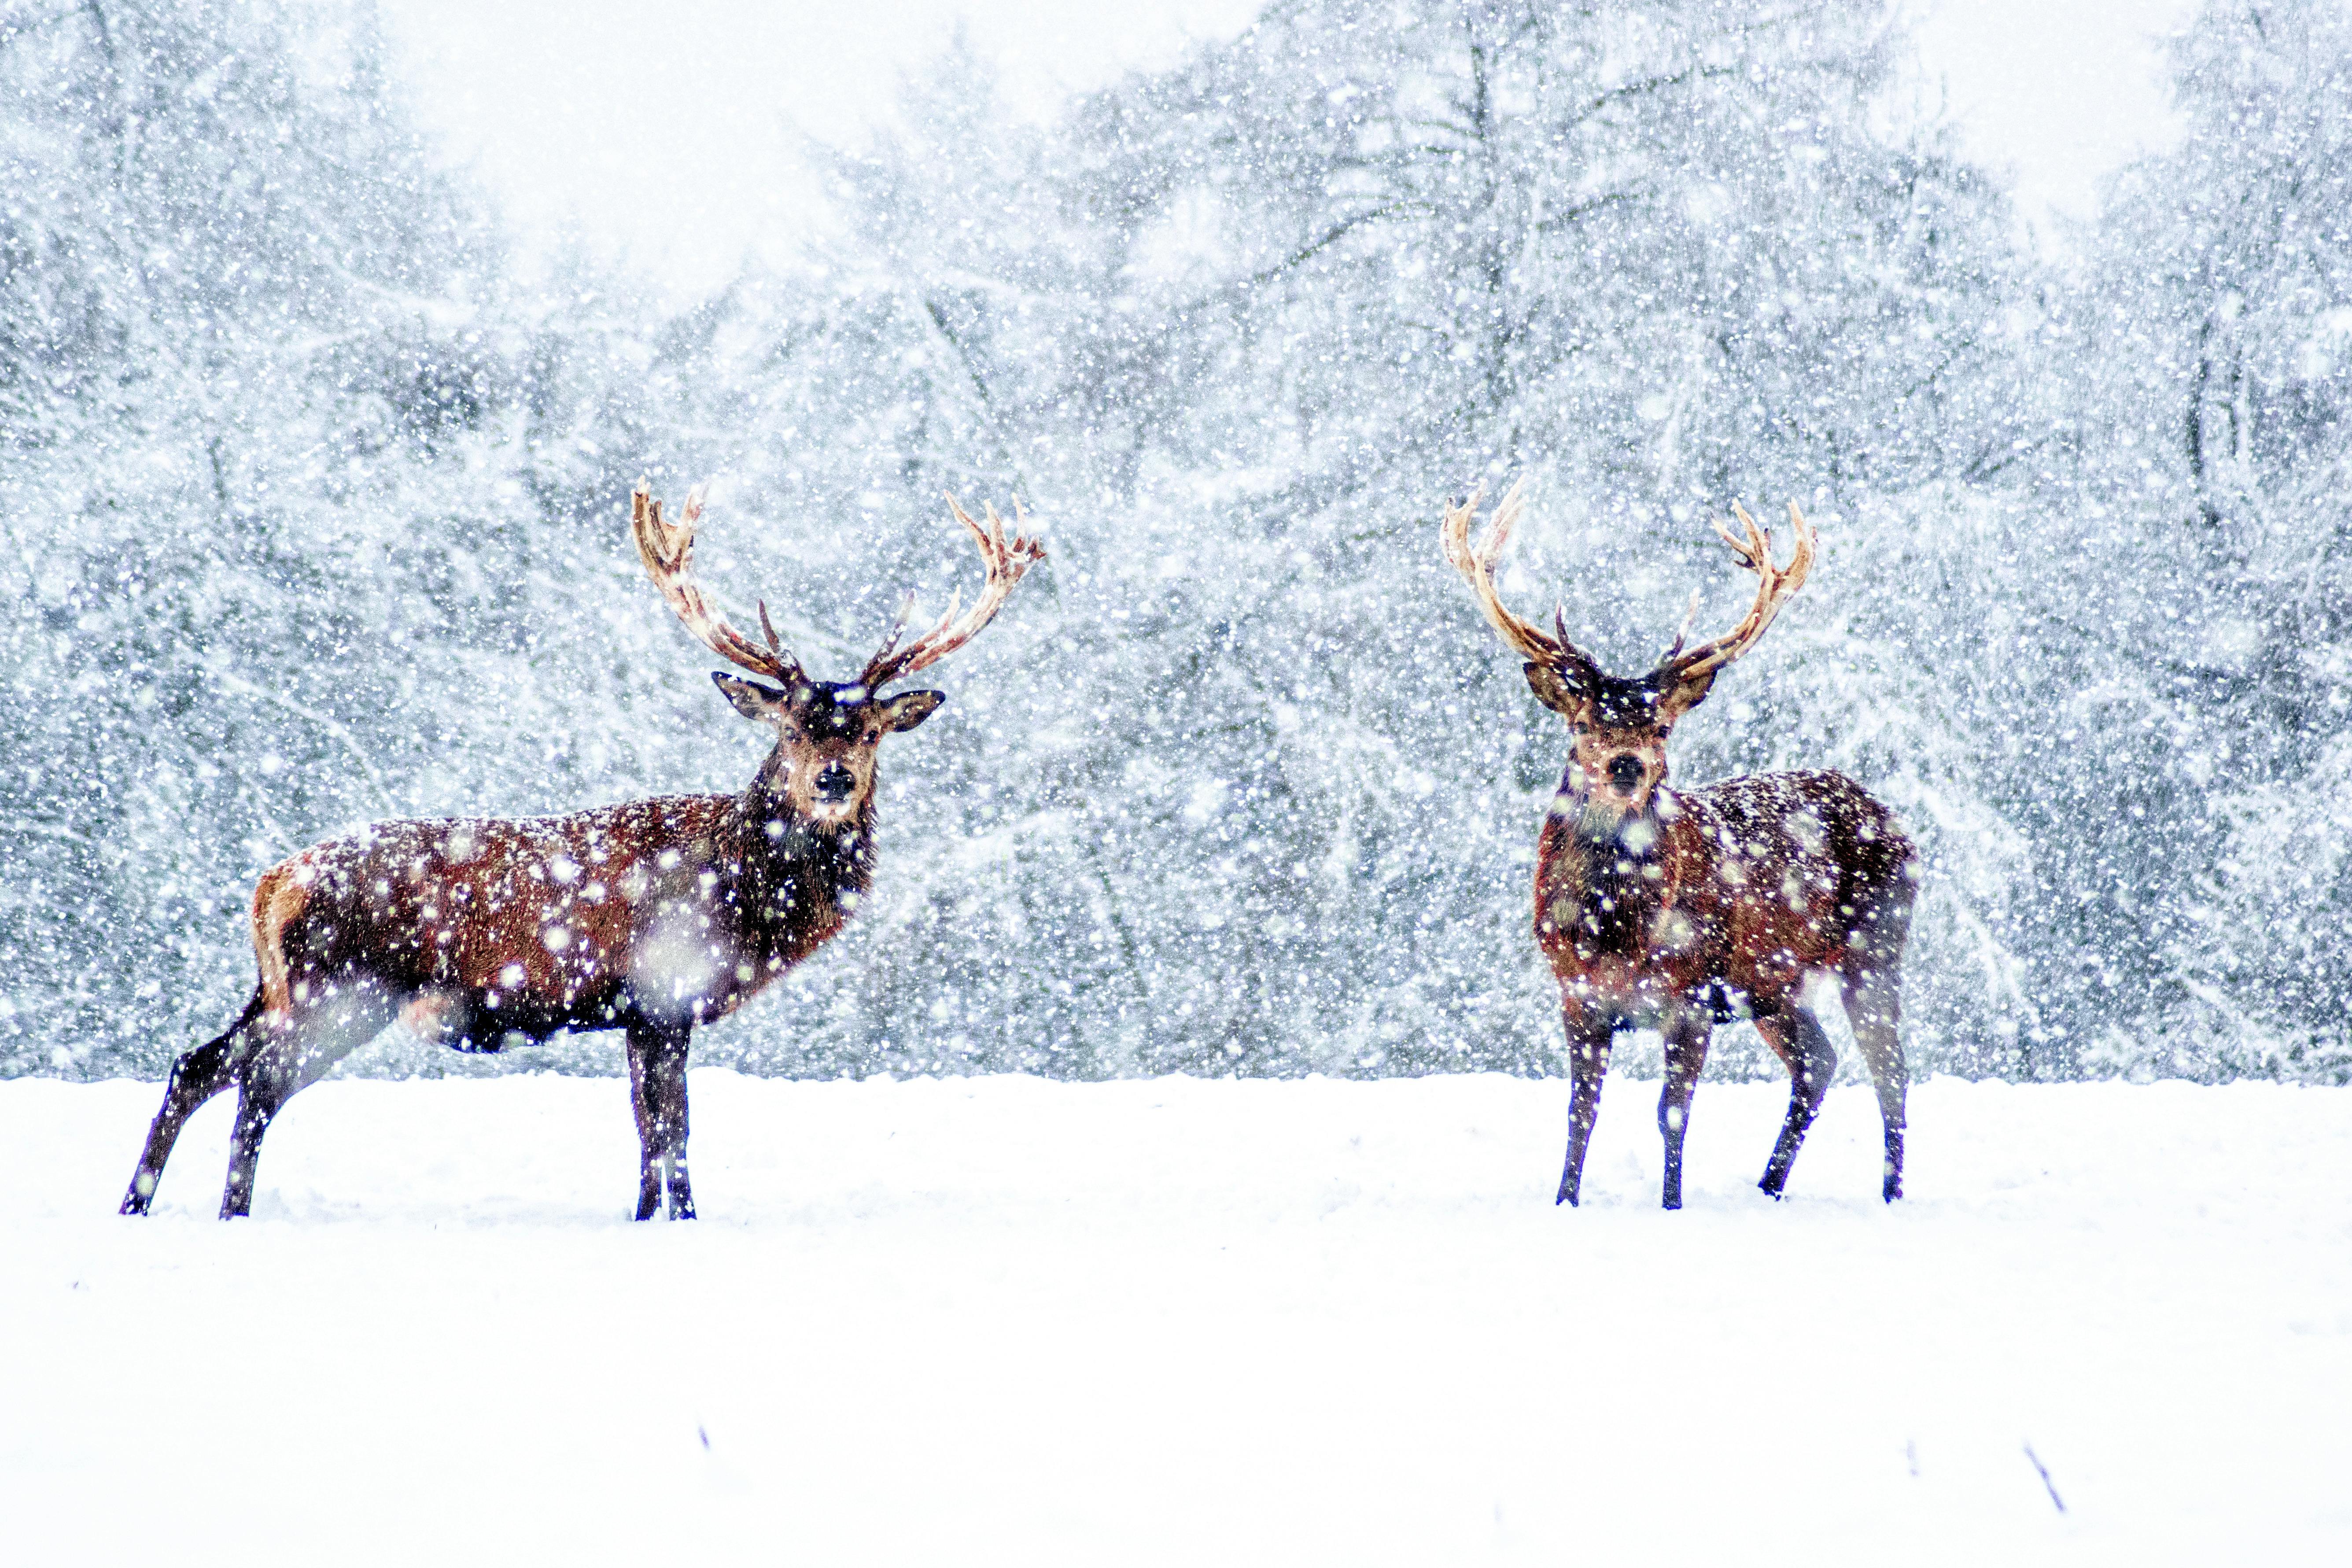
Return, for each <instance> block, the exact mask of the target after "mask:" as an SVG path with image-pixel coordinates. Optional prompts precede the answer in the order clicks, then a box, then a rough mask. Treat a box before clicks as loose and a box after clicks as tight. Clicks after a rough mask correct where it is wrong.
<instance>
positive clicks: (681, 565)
mask: <svg viewBox="0 0 2352 1568" xmlns="http://www.w3.org/2000/svg"><path fill="white" fill-rule="evenodd" d="M703 495H704V487H702V486H700V485H697V486H695V487H694V489H690V490H688V492H687V495H686V504H685V505H684V506H683V507H681V508H679V510H678V521H677V522H675V523H673V522H670V521H667V520H665V519H664V518H663V516H662V504H661V502H659V501H657V500H655V499H654V498H653V494H652V492H651V491H649V490H648V489H646V481H645V480H644V479H639V480H638V481H637V483H636V488H635V489H633V490H632V491H630V494H629V533H630V537H631V538H633V539H634V540H635V542H636V546H637V559H638V560H640V561H642V562H643V563H645V568H646V575H647V576H649V577H651V578H652V579H653V581H654V586H655V587H656V588H658V589H660V590H661V596H662V597H663V599H665V600H667V602H668V605H669V607H670V609H671V610H672V612H674V613H675V614H676V615H677V618H678V619H679V620H680V621H682V622H683V623H685V626H686V629H687V630H688V632H690V633H692V634H693V636H694V639H695V641H697V642H698V643H700V644H701V645H702V646H703V647H707V648H709V650H710V651H711V652H713V653H715V654H717V655H718V656H719V658H723V659H725V660H727V661H728V662H729V663H730V664H733V665H738V666H740V667H741V668H745V669H748V670H750V671H751V672H752V673H753V674H754V675H764V676H767V677H769V678H770V679H775V680H781V681H782V682H783V683H784V684H786V685H787V686H789V685H792V684H793V683H794V682H796V681H799V680H802V679H805V677H803V675H802V673H801V667H800V661H799V660H797V659H795V658H793V656H792V655H791V654H790V653H788V652H786V651H785V649H784V646H783V642H782V638H780V637H777V636H776V628H775V625H774V623H773V622H772V621H770V620H769V619H768V606H767V603H766V601H764V600H762V601H761V605H760V629H761V632H762V633H764V634H765V635H766V637H767V639H768V646H767V647H764V648H763V647H760V646H759V645H758V644H757V643H755V642H753V641H751V638H749V637H745V636H744V635H743V634H742V633H740V632H739V631H737V630H736V629H735V628H734V627H733V626H730V625H729V624H728V623H727V618H726V617H725V616H721V615H720V614H719V612H718V611H716V610H714V609H712V608H711V607H710V603H709V600H708V599H706V598H704V597H703V593H702V586H701V584H698V583H697V582H696V581H695V580H694V528H695V524H697V523H698V522H699V521H702V502H703Z"/></svg>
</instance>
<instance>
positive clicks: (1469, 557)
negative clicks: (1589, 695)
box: [1438, 479, 1601, 680]
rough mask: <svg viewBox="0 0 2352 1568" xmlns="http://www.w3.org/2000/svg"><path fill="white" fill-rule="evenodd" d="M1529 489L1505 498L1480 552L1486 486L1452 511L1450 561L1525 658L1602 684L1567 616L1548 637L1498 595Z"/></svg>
mask: <svg viewBox="0 0 2352 1568" xmlns="http://www.w3.org/2000/svg"><path fill="white" fill-rule="evenodd" d="M1526 488H1527V481H1526V480H1525V479H1520V480H1519V481H1518V482H1517V484H1514V485H1513V486H1512V487H1511V488H1510V489H1509V490H1507V492H1505V494H1504V496H1503V500H1502V504H1501V505H1499V506H1497V507H1496V509H1495V520H1494V521H1493V522H1491V523H1489V524H1488V525H1487V528H1486V538H1485V539H1484V540H1483V541H1481V542H1479V543H1478V544H1476V545H1475V546H1474V545H1472V544H1471V542H1470V525H1471V524H1472V523H1473V522H1475V521H1477V516H1478V498H1479V496H1481V495H1482V494H1484V493H1485V491H1486V487H1485V486H1484V485H1481V486H1479V487H1478V488H1477V489H1474V490H1472V491H1471V492H1470V499H1469V500H1466V501H1464V502H1463V503H1462V504H1461V505H1460V506H1454V507H1448V508H1446V509H1445V521H1444V524H1443V525H1442V526H1441V527H1440V528H1439V530H1438V539H1439V541H1440V542H1442V543H1443V544H1444V547H1445V559H1446V560H1448V561H1450V562H1452V563H1454V570H1455V571H1457V572H1459V573H1461V574H1462V575H1464V576H1465V577H1467V578H1468V579H1469V580H1470V587H1471V589H1472V591H1473V592H1475V594H1476V595H1478V607H1479V608H1480V609H1482V610H1485V611H1486V619H1487V620H1488V621H1490V622H1491V623H1493V625H1494V627H1495V629H1496V631H1498V632H1500V633H1502V634H1503V640H1504V641H1505V642H1507V643H1508V644H1510V645H1511V647H1514V648H1516V649H1517V650H1518V652H1519V654H1520V655H1521V657H1523V658H1528V659H1532V660H1534V661H1535V662H1536V663H1538V664H1543V665H1549V667H1551V668H1553V669H1556V670H1558V671H1559V672H1560V673H1561V674H1562V675H1566V676H1570V677H1575V678H1579V679H1586V680H1591V679H1597V678H1598V677H1599V675H1600V673H1601V668H1600V666H1598V665H1596V664H1594V663H1593V662H1592V659H1591V656H1589V655H1587V654H1586V653H1585V652H1584V650H1583V649H1581V648H1580V647H1577V646H1576V645H1575V644H1574V643H1571V642H1570V641H1569V640H1568V625H1567V622H1566V620H1565V618H1564V617H1563V616H1561V615H1559V614H1557V613H1556V614H1555V615H1554V616H1552V624H1553V626H1556V627H1557V628H1558V632H1557V635H1555V634H1554V633H1552V632H1547V631H1545V630H1544V629H1543V628H1542V627H1541V626H1538V625H1536V624H1535V622H1533V621H1530V620H1527V619H1524V618H1522V617H1520V616H1516V615H1513V614H1512V613H1511V612H1510V610H1509V609H1508V608H1507V607H1506V606H1505V605H1504V604H1503V601H1502V599H1501V597H1500V596H1499V595H1496V592H1495V562H1496V558H1497V557H1499V556H1500V555H1501V554H1502V553H1503V546H1504V545H1506V544H1507V543H1509V542H1510V540H1511V530H1512V529H1513V528H1515V527H1516V526H1517V524H1518V521H1519V512H1520V510H1521V509H1522V507H1523V506H1524V504H1525V502H1524V500H1522V497H1521V493H1520V492H1521V491H1523V490H1524V489H1526Z"/></svg>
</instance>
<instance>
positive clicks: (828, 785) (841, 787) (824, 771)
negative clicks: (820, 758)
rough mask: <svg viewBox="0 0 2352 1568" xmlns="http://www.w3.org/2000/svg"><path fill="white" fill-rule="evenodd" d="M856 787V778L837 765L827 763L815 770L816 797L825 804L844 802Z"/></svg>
mask: <svg viewBox="0 0 2352 1568" xmlns="http://www.w3.org/2000/svg"><path fill="white" fill-rule="evenodd" d="M856 787H857V779H856V776H855V775H854V774H852V773H850V771H849V770H848V769H847V768H845V767H843V766H842V765H841V764H840V763H825V764H824V767H822V768H820V769H819V770H817V775H816V797H817V799H819V800H822V801H826V802H834V801H844V800H847V799H848V798H849V794H850V791H852V790H854V789H856Z"/></svg>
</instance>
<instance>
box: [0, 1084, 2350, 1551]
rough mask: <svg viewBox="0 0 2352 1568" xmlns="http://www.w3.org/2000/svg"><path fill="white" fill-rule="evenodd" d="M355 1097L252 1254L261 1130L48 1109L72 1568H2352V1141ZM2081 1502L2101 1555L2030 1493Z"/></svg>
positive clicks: (56, 1534)
mask: <svg viewBox="0 0 2352 1568" xmlns="http://www.w3.org/2000/svg"><path fill="white" fill-rule="evenodd" d="M693 1093H694V1115H695V1136H694V1153H695V1186H696V1193H697V1196H698V1199H699V1201H700V1204H701V1206H702V1210H703V1214H704V1215H705V1216H706V1217H705V1218H704V1219H703V1220H702V1221H701V1222H700V1223H699V1224H698V1225H694V1226H664V1225H658V1224H656V1225H648V1226H635V1225H630V1224H628V1223H625V1205H627V1204H628V1203H629V1202H630V1200H631V1199H632V1198H633V1196H634V1194H635V1133H634V1131H633V1127H632V1124H631V1121H630V1117H629V1112H628V1108H627V1102H626V1101H627V1091H626V1089H625V1086H624V1085H623V1084H621V1083H620V1082H617V1081H614V1080H594V1079H564V1078H555V1077H541V1076H517V1077H514V1078H509V1079H490V1080H440V1081H429V1082H428V1081H415V1082H367V1081H332V1082H329V1083H326V1084H323V1085H320V1087H318V1088H316V1089H311V1090H310V1091H309V1092H308V1093H306V1094H305V1095H303V1096H302V1097H301V1099H299V1100H297V1101H296V1102H295V1103H294V1104H293V1105H292V1106H291V1107H289V1110H287V1112H286V1114H285V1115H284V1117H283V1118H282V1120H281V1121H279V1122H278V1126H277V1127H276V1128H275V1129H274V1130H273V1131H272V1132H271V1134H270V1137H269V1141H268V1146H267V1149H266V1152H265V1153H264V1156H263V1159H262V1165H261V1187H260V1193H259V1195H258V1197H257V1201H256V1204H255V1215H256V1217H255V1218H254V1219H253V1220H251V1221H250V1222H247V1223H245V1224H240V1225H236V1226H221V1225H217V1224H215V1222H214V1221H213V1220H212V1219H211V1218H210V1215H211V1214H212V1211H213V1209H214V1206H215V1204H216V1203H217V1201H218V1197H219V1185H220V1177H221V1169H222V1164H223V1161H224V1158H225V1145H226V1130H227V1114H228V1111H227V1108H228V1104H229V1102H228V1100H226V1099H224V1100H219V1101H216V1102H215V1104H214V1105H212V1106H210V1107H208V1108H207V1109H206V1110H205V1113H204V1115H203V1116H202V1118H201V1119H200V1120H199V1121H196V1122H195V1123H194V1124H193V1125H192V1126H191V1128H190V1130H189V1131H188V1134H187V1136H186V1137H185V1138H184V1141H183V1142H182V1144H181V1148H180V1152H179V1155H178V1157H177V1158H176V1159H175V1160H174V1162H173V1165H172V1168H171V1171H170V1173H169V1175H168V1176H167V1177H166V1179H165V1181H164V1184H163V1190H162V1193H161V1194H160V1197H159V1200H158V1203H157V1205H156V1211H157V1212H156V1215H155V1217H153V1218H152V1219H150V1220H148V1221H145V1222H143V1223H142V1222H136V1221H131V1220H126V1219H120V1218H117V1217H116V1216H115V1215H114V1214H113V1212H112V1211H113V1207H114V1204H115V1201H116V1199H117V1198H118V1196H119V1195H120V1190H121V1184H122V1183H123V1181H124V1180H125V1178H126V1177H127V1175H128V1174H129V1172H130V1169H131V1162H132V1157H133V1155H134V1153H135V1152H136V1149H137V1145H138V1142H139V1140H140V1137H141V1135H142V1132H143V1131H144V1129H145V1125H146V1121H147V1118H148V1116H149V1115H150V1114H151V1113H152V1110H154V1105H155V1101H156V1099H157V1095H158V1090H157V1089H156V1087H155V1086H153V1085H151V1084H143V1083H127V1082H124V1083H107V1084H100V1085H94V1086H78V1085H69V1084H63V1083H57V1082H49V1081H16V1082H8V1083H0V1173H5V1181H6V1186H7V1190H8V1191H10V1192H11V1193H13V1194H16V1201H15V1202H13V1203H12V1204H11V1205H9V1207H8V1211H7V1213H6V1215H5V1219H0V1346H5V1359H0V1520H5V1526H0V1529H5V1538H6V1540H7V1541H8V1542H9V1546H8V1549H7V1551H6V1552H5V1555H6V1557H7V1560H8V1561H10V1562H15V1563H142V1564H146V1563H155V1562H159V1561H161V1562H173V1563H239V1564H244V1565H247V1568H251V1565H257V1564H268V1563H293V1562H305V1563H329V1562H332V1563H376V1562H382V1563H416V1562H426V1561H433V1562H445V1563H473V1562H489V1561H508V1562H515V1563H631V1564H636V1565H641V1564H644V1563H649V1562H660V1563H735V1562H762V1563H981V1562H986V1563H998V1562H1003V1563H1233V1562H1249V1563H1284V1564H1292V1563H1415V1564H1434V1563H1486V1562H1526V1563H1566V1562H1584V1563H1642V1562H1662V1563H1663V1562H1720V1563H1743V1564H1746V1563H1800V1562H1802V1563H1819V1562H1837V1563H1860V1562H1865V1561H1867V1562H1872V1563H1991V1562H1999V1563H2021V1562H2027V1563H2032V1562H2069V1563H2074V1562H2114V1563H2155V1562H2167V1563H2170V1562H2184V1563H2185V1562H2212V1561H2224V1560H2227V1561H2261V1562H2264V1563H2318V1562H2333V1563H2341V1562H2347V1561H2352V1483H2347V1478H2352V1092H2347V1091H2342V1090H2310V1089H2305V1090H2294V1089H2279V1088H2273V1087H2268V1086H2254V1085H2246V1086H2240V1087H2234V1088H2225V1089H2200V1088H2189V1087H2185V1086H2177V1085H2156V1086H2151V1087H2133V1086H2126V1085H2118V1084H2096V1085H2077V1086H2063V1087H2031V1088H2018V1087H2011V1086H2005V1085H2001V1084H1990V1083H1979V1084H1970V1083H1963V1082H1957V1081H1952V1080H1937V1081H1934V1082H1930V1083H1927V1084H1926V1085H1923V1086H1922V1087H1920V1088H1919V1089H1917V1090H1916V1092H1915V1095H1914V1098H1913V1108H1914V1109H1913V1122H1912V1134H1911V1140H1912V1150H1913V1156H1912V1174H1911V1182H1910V1187H1911V1192H1912V1196H1911V1198H1910V1199H1909V1200H1907V1201H1906V1202H1905V1203H1903V1204H1901V1205H1897V1206H1895V1207H1894V1208H1892V1209H1888V1208H1885V1207H1883V1206H1882V1205H1880V1204H1879V1203H1878V1202H1877V1201H1876V1198H1875V1195H1874V1194H1875V1192H1876V1188H1877V1177H1876V1165H1877V1158H1878V1155H1877V1139H1878V1128H1877V1118H1876V1115H1875V1113H1874V1110H1873V1108H1872V1105H1871V1101H1870V1099H1869V1095H1868V1091H1867V1090H1866V1089H1848V1088H1842V1089H1837V1090H1835V1091H1833V1093H1832V1098H1831V1100H1830V1103H1829V1105H1828V1107H1827V1109H1826V1110H1825V1111H1824V1113H1823V1117H1822V1121H1821V1123H1820V1124H1819V1125H1818V1126H1817V1127H1816V1129H1815V1130H1814V1132H1813V1135H1812V1138H1811V1142H1810V1143H1809V1144H1808V1146H1807V1148H1806V1149H1805V1152H1804V1154H1803V1156H1802V1158H1801V1160H1800V1161H1799V1162H1798V1164H1797V1168H1796V1174H1795V1178H1794V1180H1793V1182H1792V1184H1791V1196H1790V1201H1789V1202H1787V1203H1786V1204H1782V1205H1773V1204H1771V1203H1769V1202H1768V1201H1766V1200H1765V1199H1764V1198H1763V1197H1762V1196H1761V1195H1759V1194H1758V1193H1757V1192H1756V1191H1755V1190H1754V1187H1753V1183H1754V1181H1755V1178H1756V1176H1757V1173H1759V1171H1760V1170H1761V1168H1762V1166H1763V1163H1764V1157H1765V1154H1766V1152H1767V1151H1768V1149H1769V1144H1770V1142H1771V1138H1772V1132H1773V1130H1774V1127H1775V1125H1776V1124H1777V1121H1778V1118H1779V1116H1780V1108H1781V1104H1782V1102H1783V1099H1784V1091H1783V1090H1782V1089H1780V1088H1778V1087H1776V1086H1772V1085H1736V1086H1734V1085H1725V1086H1717V1085H1708V1086H1707V1087H1706V1088H1705V1089H1702V1090H1701V1091H1700V1095H1699V1100H1698V1104H1697V1108H1696V1114H1695V1121H1694V1123H1693V1131H1692V1134H1691V1145H1690V1176H1689V1182H1690V1194H1689V1207H1688V1208H1686V1209H1685V1211H1684V1212H1682V1213H1680V1214H1665V1213H1662V1212H1660V1211H1659V1210H1658V1209H1657V1208H1655V1206H1654V1204H1655V1193H1656V1182H1657V1156H1656V1150H1657V1139H1656V1134H1655V1132H1654V1130H1653V1126H1652V1108H1653V1102H1654V1093H1655V1086H1654V1084H1644V1083H1639V1082H1634V1081H1619V1082H1616V1083H1613V1084H1612V1085H1611V1088H1610V1093H1609V1096H1608V1098H1607V1100H1605V1101H1604V1106H1603V1114H1602V1118H1601V1129H1600V1133H1599V1138H1598V1141H1597V1144H1596V1147H1595V1150H1594V1153H1593V1158H1592V1163H1591V1170H1590V1172H1589V1173H1588V1175H1587V1179H1586V1189H1587V1191H1588V1193H1589V1194H1591V1196H1590V1197H1589V1198H1588V1200H1587V1203H1586V1206H1585V1207H1584V1208H1582V1209H1581V1210H1566V1209H1555V1208H1553V1206H1552V1205H1551V1202H1550V1196H1551V1190H1552V1185H1553V1183H1554V1181H1555V1180H1556V1176H1557V1163H1558V1158H1559V1152H1560V1142H1561V1137H1562V1123H1563V1120H1564V1110H1565V1102H1566V1098H1567V1094H1566V1089H1565V1087H1564V1086H1563V1085H1560V1084H1558V1083H1529V1082H1522V1081H1518V1080H1515V1079H1502V1078H1491V1077H1487V1078H1456V1079H1419V1080H1412V1081H1385V1082H1374V1083H1335V1082H1320V1081H1313V1080H1309V1081H1307V1082H1202V1081H1193V1080H1160V1081H1152V1082H1127V1083H1109V1084H1088V1085H1073V1084H1056V1083H1048V1082H1041V1081H1037V1080H1033V1079H975V1080H971V1081H946V1082H932V1081H918V1082H898V1083H894V1082H887V1081H870V1082H865V1083H853V1082H835V1083H792V1082H782V1081H767V1080H755V1079H743V1078H739V1077H736V1076H734V1075H732V1074H730V1073H726V1072H721V1071H700V1072H698V1073H696V1074H695V1076H694V1081H693ZM2028 1445H2031V1446H2032V1450H2033V1452H2034V1454H2035V1455H2037V1456H2038V1457H2039V1458H2040V1460H2041V1462H2042V1464H2043V1465H2044V1466H2046V1467H2047V1469H2048V1472H2049V1477H2050V1481H2051V1483H2052V1484H2053V1485H2054V1487H2055V1489H2056V1491H2057V1493H2058V1495H2059V1496H2060V1497H2062V1498H2063V1500H2064V1505H2065V1511H2064V1512H2063V1513H2061V1512H2060V1511H2059V1510H2058V1509H2057V1508H2056V1507H2054V1506H2053V1500H2052V1496H2051V1493H2050V1491H2049V1490H2048V1489H2045V1487H2044V1483H2043V1480H2042V1477H2041V1476H2040V1475H2039V1474H2037V1473H2036V1470H2035V1468H2034V1466H2033V1464H2032V1462H2030V1461H2029V1459H2028V1458H2027V1455H2026V1452H2025V1449H2026V1447H2027V1446H2028Z"/></svg>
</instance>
